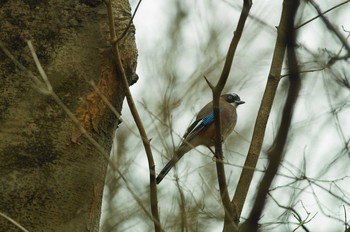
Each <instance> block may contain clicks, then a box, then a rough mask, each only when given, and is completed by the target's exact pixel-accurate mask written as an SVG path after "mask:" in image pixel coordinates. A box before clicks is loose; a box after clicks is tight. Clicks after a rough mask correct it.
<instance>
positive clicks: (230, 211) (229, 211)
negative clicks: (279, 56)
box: [207, 0, 252, 231]
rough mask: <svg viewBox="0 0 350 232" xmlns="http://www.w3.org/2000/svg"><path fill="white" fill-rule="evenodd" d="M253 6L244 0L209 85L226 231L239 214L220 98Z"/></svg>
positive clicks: (234, 225)
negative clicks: (228, 177) (232, 192)
mask: <svg viewBox="0 0 350 232" xmlns="http://www.w3.org/2000/svg"><path fill="white" fill-rule="evenodd" d="M251 6H252V1H251V0H244V1H243V9H242V12H241V15H240V18H239V21H238V24H237V29H236V31H235V33H234V36H233V38H232V41H231V43H230V47H229V49H228V52H227V56H226V60H225V64H224V68H223V70H222V73H221V76H220V79H219V81H218V83H217V84H216V86H212V85H211V84H210V83H209V82H208V81H207V82H208V84H209V86H210V87H211V89H212V92H213V112H214V118H215V158H216V171H217V176H218V182H219V187H220V194H221V200H222V203H223V206H224V209H225V222H224V229H223V230H224V231H238V228H237V226H236V224H235V223H236V222H238V220H237V218H238V217H237V215H235V210H234V208H233V207H232V204H231V202H230V196H229V193H228V190H227V183H226V177H225V168H224V164H223V152H222V138H221V128H220V124H221V123H220V110H219V98H220V95H221V92H222V90H223V89H224V87H225V84H226V82H227V79H228V76H229V73H230V70H231V66H232V61H233V57H234V55H235V52H236V49H237V46H238V42H239V41H240V39H241V36H242V33H243V29H244V25H245V22H246V20H247V17H248V14H249V10H250V8H251Z"/></svg>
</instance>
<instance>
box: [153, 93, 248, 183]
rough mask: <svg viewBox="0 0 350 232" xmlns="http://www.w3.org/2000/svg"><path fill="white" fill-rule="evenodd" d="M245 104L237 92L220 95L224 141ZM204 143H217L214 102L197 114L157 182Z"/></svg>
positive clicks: (211, 144)
mask: <svg viewBox="0 0 350 232" xmlns="http://www.w3.org/2000/svg"><path fill="white" fill-rule="evenodd" d="M240 104H244V101H241V99H240V98H239V96H238V95H237V94H224V95H222V96H220V100H219V108H220V123H221V136H222V141H224V139H225V138H226V137H227V136H228V135H229V134H230V133H231V132H232V131H233V129H234V127H235V125H236V122H237V112H236V108H237V107H238V105H240ZM199 145H204V146H207V147H211V146H214V145H215V123H214V112H213V102H209V103H208V104H207V105H205V106H204V107H203V108H202V109H201V110H200V111H199V113H198V114H197V117H196V120H195V121H194V122H193V123H192V124H191V125H190V126H189V128H188V129H187V131H186V133H185V135H184V136H183V141H182V142H181V144H180V146H179V147H178V149H177V150H176V152H175V155H174V157H173V158H172V159H171V160H170V161H169V162H168V163H167V165H165V167H164V168H163V169H162V171H161V172H160V173H159V175H158V176H157V184H159V183H160V182H161V181H162V180H163V178H164V177H165V176H166V174H168V172H169V171H170V169H171V168H172V167H174V166H175V164H176V162H177V161H178V160H179V159H181V157H182V156H183V155H184V154H185V153H187V152H189V151H190V150H192V149H193V148H195V147H197V146H199Z"/></svg>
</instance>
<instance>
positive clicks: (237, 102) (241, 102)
mask: <svg viewBox="0 0 350 232" xmlns="http://www.w3.org/2000/svg"><path fill="white" fill-rule="evenodd" d="M244 103H245V102H244V101H236V104H237V105H241V104H244Z"/></svg>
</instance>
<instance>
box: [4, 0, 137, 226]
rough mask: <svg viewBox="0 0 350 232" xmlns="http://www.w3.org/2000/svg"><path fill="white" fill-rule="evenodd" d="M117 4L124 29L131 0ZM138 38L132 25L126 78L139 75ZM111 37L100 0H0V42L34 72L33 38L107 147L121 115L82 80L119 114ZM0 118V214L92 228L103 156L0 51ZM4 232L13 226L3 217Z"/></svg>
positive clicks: (59, 85)
mask: <svg viewBox="0 0 350 232" xmlns="http://www.w3.org/2000/svg"><path fill="white" fill-rule="evenodd" d="M114 2H115V3H114V4H113V5H114V8H115V9H114V10H115V12H114V13H115V17H116V18H117V19H118V27H117V30H118V31H117V35H121V34H122V33H123V31H124V30H125V28H127V26H128V23H129V21H130V17H131V14H130V11H131V9H130V6H129V3H128V1H127V0H115V1H114ZM134 34H135V29H134V27H133V25H131V27H130V28H129V30H128V33H127V34H126V36H125V37H124V38H123V40H122V41H121V42H120V43H119V44H120V45H119V46H120V47H119V48H120V53H121V56H122V59H123V65H124V69H125V71H126V74H127V77H128V78H129V81H130V84H131V83H132V82H134V81H135V80H136V78H135V77H137V75H136V74H135V69H136V58H137V51H136V45H135V38H134ZM108 36H109V32H108V19H107V12H106V9H105V6H104V4H103V2H102V1H101V0H80V1H77V0H75V1H65V0H45V1H35V0H34V1H33V0H31V1H29V0H11V1H0V40H1V41H2V42H3V43H4V44H5V45H6V47H7V48H8V50H9V51H11V52H12V53H13V54H14V56H15V57H16V58H17V59H18V60H19V61H20V62H21V63H22V64H23V65H24V66H26V67H27V68H28V69H29V70H32V71H33V72H36V69H35V65H34V62H33V61H32V58H31V56H30V53H29V50H28V48H27V46H26V40H28V39H30V40H31V41H32V42H33V44H34V47H35V48H36V51H37V54H38V56H39V59H40V61H41V63H42V65H43V67H44V69H45V71H46V72H47V74H48V77H49V80H50V82H51V84H52V86H53V90H54V91H55V93H56V94H57V95H58V96H59V97H60V99H61V100H62V101H63V102H64V103H65V105H66V106H67V107H68V108H69V109H70V110H71V111H72V112H73V113H74V114H75V115H76V116H77V118H78V119H79V120H80V122H81V124H82V125H83V126H84V128H85V129H87V130H88V132H89V134H90V135H92V136H93V138H94V139H95V140H96V141H98V143H99V144H100V145H101V146H102V147H103V148H104V149H105V150H106V151H109V150H110V148H111V145H112V137H113V136H112V134H113V131H114V129H115V128H116V125H117V124H118V120H117V118H116V116H115V115H114V114H113V113H112V112H111V110H110V109H109V108H108V107H107V106H106V104H105V103H104V102H103V101H102V99H101V98H100V97H99V95H98V94H97V92H95V91H94V89H93V88H92V87H91V86H90V85H89V84H88V82H87V81H89V80H93V81H94V82H95V83H96V85H97V87H98V89H99V91H101V92H102V93H103V94H104V95H105V96H106V97H107V99H109V101H110V102H111V103H112V104H113V106H114V107H115V108H116V109H117V110H118V111H120V110H121V106H122V101H123V98H124V94H123V91H122V87H121V85H120V84H119V80H118V77H117V76H116V72H115V66H114V61H113V60H112V59H113V58H112V57H113V56H112V55H110V54H111V50H110V44H109V42H108ZM33 87H34V88H33ZM0 122H1V123H0V211H1V212H2V213H4V214H6V215H7V216H9V217H11V218H13V219H14V220H16V221H17V222H19V223H20V224H21V225H22V226H24V227H25V228H26V229H28V230H29V231H98V228H99V219H100V213H101V199H102V190H103V186H104V177H105V172H106V168H107V165H108V163H107V160H106V159H105V158H104V157H103V156H102V155H100V154H99V153H98V152H97V150H96V149H95V147H93V146H92V145H91V144H90V143H89V142H88V141H87V139H86V138H84V136H82V135H81V133H80V131H79V130H77V129H76V127H75V126H74V124H73V123H72V121H71V119H70V118H69V117H68V116H67V115H66V113H65V112H64V111H63V110H62V108H60V107H59V106H58V105H57V104H56V102H55V101H54V100H53V99H52V98H50V96H47V95H43V94H41V93H40V91H38V89H37V88H36V87H35V86H34V84H33V82H32V79H31V78H29V77H28V76H27V75H26V74H25V72H22V71H19V69H18V68H16V66H15V65H14V64H13V62H12V61H11V60H10V59H9V58H8V57H7V56H6V55H5V54H4V52H3V51H1V50H0ZM0 228H1V229H0V231H19V229H18V228H17V227H15V226H14V225H13V224H12V223H10V222H9V221H8V220H6V219H4V218H3V217H0Z"/></svg>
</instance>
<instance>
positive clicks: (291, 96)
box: [242, 0, 300, 232]
mask: <svg viewBox="0 0 350 232" xmlns="http://www.w3.org/2000/svg"><path fill="white" fill-rule="evenodd" d="M287 2H289V3H287ZM287 5H288V7H287ZM284 6H286V8H288V11H289V19H288V20H287V22H286V24H287V25H286V35H287V37H286V45H287V57H288V68H289V72H290V76H289V90H288V96H287V100H286V103H285V106H284V109H283V114H282V120H281V122H280V126H279V130H278V132H277V135H276V139H275V141H274V143H273V145H272V146H271V148H270V150H269V152H268V154H269V165H268V168H267V170H266V173H265V175H264V177H263V179H262V181H261V183H260V185H259V188H258V193H257V196H256V199H255V202H254V205H253V208H252V210H251V212H250V215H249V217H248V219H247V220H246V221H245V222H244V223H243V224H242V231H243V232H251V231H257V230H258V221H259V219H260V217H261V214H262V211H263V209H264V206H265V201H266V197H267V195H268V193H269V188H270V186H271V183H272V181H273V179H274V177H275V175H276V173H277V170H278V167H279V164H280V162H281V160H282V156H283V150H284V147H285V144H286V141H287V135H288V131H289V127H290V123H291V120H292V115H293V109H294V105H295V102H296V100H297V98H298V93H299V89H300V78H299V69H298V62H297V57H296V54H295V49H294V47H295V37H296V36H295V29H294V18H295V15H296V12H297V9H298V6H299V1H298V0H285V5H284Z"/></svg>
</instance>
